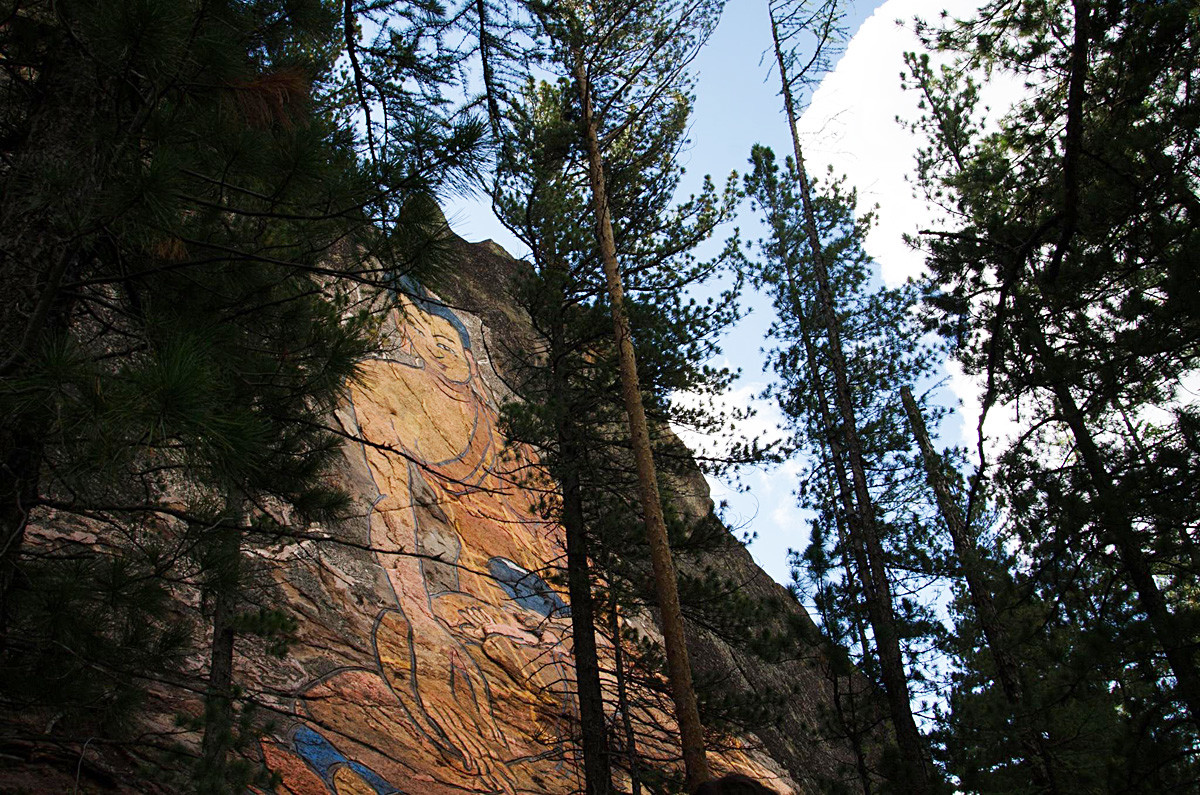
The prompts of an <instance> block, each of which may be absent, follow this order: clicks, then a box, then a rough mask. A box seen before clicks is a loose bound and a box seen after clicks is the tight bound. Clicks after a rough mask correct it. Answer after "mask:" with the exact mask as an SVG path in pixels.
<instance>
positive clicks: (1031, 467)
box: [908, 2, 1200, 792]
mask: <svg viewBox="0 0 1200 795" xmlns="http://www.w3.org/2000/svg"><path fill="white" fill-rule="evenodd" d="M1197 21H1198V20H1197V17H1196V15H1195V12H1194V9H1193V8H1190V7H1189V4H1187V3H1153V2H1147V3H1111V2H1096V3H1090V2H1073V3H1068V2H1054V3H1025V2H993V3H989V4H987V5H986V6H984V7H983V8H982V9H981V10H980V13H979V14H978V16H977V17H976V18H974V19H971V20H968V21H966V22H963V23H960V24H957V25H953V26H949V27H947V28H946V29H945V30H940V31H934V30H930V31H926V33H927V35H928V42H929V43H930V45H931V46H936V47H938V48H940V49H943V50H944V51H946V52H948V53H950V54H951V55H953V56H954V57H955V58H956V60H954V61H952V62H951V63H950V64H948V65H946V66H944V67H940V68H938V69H934V68H933V67H932V66H931V65H930V63H929V60H928V59H927V58H925V57H923V56H922V57H918V56H910V58H909V67H910V74H909V78H908V79H909V82H910V84H911V85H912V86H913V87H914V88H915V89H916V90H917V91H919V92H920V97H921V100H922V107H923V109H924V111H925V115H924V117H923V118H922V119H921V120H920V122H919V123H918V125H917V126H918V127H919V128H920V129H921V130H922V131H924V133H925V134H926V136H927V140H928V141H929V146H928V147H927V148H926V149H925V150H924V151H923V152H922V154H921V157H920V159H919V162H918V166H919V176H920V179H921V184H922V185H923V186H924V187H925V189H926V190H927V192H929V193H930V194H931V195H932V196H933V197H934V198H936V199H937V200H939V201H940V202H941V203H942V205H943V206H944V207H946V208H947V210H948V212H949V213H950V215H949V223H948V225H947V226H946V228H945V229H942V230H938V231H937V232H935V233H933V234H931V235H929V236H927V237H926V238H924V239H923V241H922V243H923V245H924V246H925V247H926V249H927V251H928V254H929V259H928V263H929V266H930V268H931V275H930V279H929V284H928V288H929V296H928V299H927V301H926V307H927V319H928V322H929V324H930V326H931V327H932V328H936V329H937V330H938V331H939V332H940V333H941V334H942V335H943V336H944V337H945V338H946V339H948V340H951V341H953V343H954V345H955V349H954V351H955V355H956V356H957V358H958V359H959V361H961V362H962V364H963V366H964V368H965V369H966V371H967V372H968V373H971V374H974V375H976V376H978V377H979V378H980V379H982V380H983V382H984V383H985V385H986V386H985V394H984V409H985V415H986V413H987V412H988V411H989V410H990V409H991V408H992V407H993V406H995V405H998V404H1001V403H1007V404H1009V405H1010V406H1013V407H1016V408H1018V409H1019V412H1020V416H1021V421H1022V423H1023V425H1024V426H1025V427H1026V428H1027V429H1028V430H1027V432H1026V433H1024V434H1023V435H1022V436H1021V437H1020V438H1019V439H1017V440H1016V441H1015V442H1014V443H1013V444H1012V445H1011V446H1010V447H1009V448H1008V449H1007V450H1005V451H1003V453H1002V455H1001V456H1000V457H999V458H997V459H996V460H995V461H989V460H988V457H987V456H985V455H983V454H982V453H983V451H982V442H983V424H982V423H983V421H982V420H981V422H980V432H979V433H980V445H981V455H980V469H979V472H978V473H977V475H976V478H975V481H976V486H975V488H974V489H973V492H974V493H975V494H976V495H977V497H978V498H977V499H975V502H976V504H980V503H982V501H983V499H984V498H985V497H986V496H987V495H988V493H989V491H990V494H991V495H992V496H993V497H994V499H995V500H997V502H998V504H999V506H1000V507H1001V508H1002V510H1003V515H1002V516H1003V518H1004V520H1005V523H1004V525H1003V526H1002V527H1001V528H1000V532H999V535H998V537H997V549H1002V550H1005V551H1006V552H1007V553H1008V554H1006V555H996V556H995V558H996V560H997V561H999V562H1001V563H1002V565H1004V566H1005V567H1007V568H1010V569H1012V570H1014V572H1015V575H1014V576H1015V578H1016V584H1015V585H1014V588H1015V592H1014V593H1012V594H1009V595H1007V596H1006V598H1005V601H1006V602H1007V603H1008V607H1007V611H1008V617H1007V619H1006V620H1007V621H1008V622H1009V623H1010V625H1011V626H1012V627H1013V628H1014V629H1015V630H1016V632H1017V635H1018V636H1019V637H1020V638H1021V646H1020V652H1019V654H1020V656H1021V658H1022V660H1024V661H1028V672H1029V676H1028V679H1027V681H1026V682H1025V688H1026V690H1027V691H1028V693H1029V698H1030V707H1029V708H1030V710H1031V712H1032V714H1033V715H1034V716H1035V719H1036V720H1037V721H1038V722H1039V726H1040V727H1041V728H1040V731H1041V732H1042V736H1043V737H1044V738H1045V741H1046V742H1045V744H1046V747H1047V749H1048V751H1047V753H1048V756H1049V758H1050V761H1051V763H1052V765H1053V766H1055V767H1056V768H1057V769H1058V771H1059V774H1058V776H1057V789H1056V791H1058V792H1141V791H1145V792H1161V791H1171V790H1173V789H1176V788H1179V789H1181V790H1184V791H1186V790H1188V788H1189V787H1192V786H1194V782H1195V781H1196V771H1195V765H1196V760H1195V753H1194V746H1195V742H1196V731H1197V726H1198V725H1200V723H1197V720H1198V717H1197V710H1198V708H1200V699H1198V698H1197V686H1196V665H1197V658H1196V654H1195V649H1196V638H1197V626H1198V623H1197V603H1196V601H1195V595H1194V588H1193V583H1194V581H1195V579H1196V576H1197V574H1200V571H1198V570H1197V569H1196V567H1195V562H1196V559H1195V557H1194V555H1193V553H1192V548H1193V540H1192V535H1193V531H1192V528H1194V526H1195V524H1196V519H1197V517H1196V512H1195V506H1196V505H1197V503H1196V501H1195V500H1194V499H1191V498H1190V497H1183V495H1185V494H1189V495H1190V494H1192V493H1194V492H1195V489H1196V485H1197V482H1196V472H1197V471H1198V470H1197V469H1196V467H1195V461H1196V459H1195V456H1196V448H1195V445H1194V444H1193V443H1192V442H1191V441H1190V439H1191V438H1192V437H1191V436H1190V433H1191V432H1190V430H1189V428H1190V427H1191V424H1192V417H1193V415H1194V407H1193V406H1192V405H1191V404H1192V399H1191V397H1190V395H1189V394H1188V392H1187V384H1188V381H1189V379H1190V378H1192V377H1193V376H1194V373H1195V372H1196V368H1197V364H1198V362H1197V359H1196V351H1197V349H1196V346H1195V341H1196V318H1197V314H1196V311H1195V309H1196V290H1195V286H1194V279H1193V275H1192V271H1193V270H1194V262H1195V260H1196V255H1197V243H1198V242H1200V238H1197V233H1196V221H1197V212H1198V211H1200V204H1198V203H1197V199H1196V191H1195V173H1196V164H1197V162H1198V161H1197V158H1198V154H1200V152H1198V150H1197V139H1196V130H1197V120H1198V116H1197V113H1198V109H1200V106H1198V105H1197V102H1196V98H1195V95H1194V92H1192V91H1190V90H1189V89H1187V88H1186V87H1187V86H1189V85H1193V84H1194V83H1195V80H1196V79H1197V77H1198V76H1200V75H1198V73H1197V63H1198V62H1200V61H1198V60H1197V47H1198V45H1200V28H1198V27H1197ZM980 70H982V72H983V73H984V74H989V73H1008V74H1014V75H1017V76H1019V77H1020V78H1021V79H1023V80H1024V81H1025V82H1026V84H1027V86H1028V87H1029V92H1028V94H1027V96H1026V98H1025V99H1023V100H1022V101H1021V102H1019V103H1018V104H1017V105H1016V106H1015V107H1014V108H1013V109H1012V111H1011V112H1009V113H1008V114H1007V115H1006V116H1005V117H1003V118H1002V119H1001V120H999V122H998V123H997V124H995V125H993V126H990V127H986V128H985V127H984V126H983V125H982V122H981V118H982V115H983V109H982V108H981V107H980V95H979V89H978V86H977V84H976V83H975V82H973V80H971V79H970V76H971V75H972V74H978V73H979V71H980ZM1185 462H1187V463H1185ZM989 480H990V483H989ZM1008 555H1012V556H1013V557H1011V558H1009V557H1008ZM957 636H958V639H957V641H956V645H955V647H954V648H955V654H957V655H959V659H960V661H961V670H962V673H961V677H960V678H959V679H958V680H957V681H956V682H955V686H954V689H953V691H952V696H951V710H952V712H951V716H950V719H949V722H948V723H947V731H946V734H945V739H944V745H945V748H946V752H947V755H948V756H947V759H948V765H949V766H950V769H951V771H952V772H954V773H955V774H956V775H958V776H959V777H960V778H961V779H962V781H963V783H964V786H965V787H966V788H968V789H970V790H971V791H984V792H987V791H1042V790H1041V789H1034V788H1032V787H1031V786H1030V785H1029V784H1028V779H1027V777H1026V779H1025V780H1022V776H1023V775H1024V774H1023V772H1022V767H1021V765H1022V756H1024V755H1025V754H1023V752H1022V750H1021V749H1019V748H1017V747H1016V746H1015V744H1014V738H1013V735H1012V734H1011V732H1010V731H1009V730H1008V726H1007V723H1008V721H1009V720H1010V716H1009V715H1008V713H1007V711H1006V710H1005V709H1004V708H1003V707H1002V706H1001V705H1000V701H999V696H998V694H997V692H996V685H995V684H994V683H993V682H992V681H991V679H990V676H989V673H988V666H989V664H990V663H989V661H988V660H987V659H986V655H982V654H981V652H980V650H979V648H978V645H977V633H976V630H975V628H974V627H973V625H972V623H971V619H970V617H969V615H968V614H967V613H965V612H964V613H960V621H959V628H958V633H957Z"/></svg>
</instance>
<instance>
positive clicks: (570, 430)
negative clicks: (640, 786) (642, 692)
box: [550, 290, 612, 795]
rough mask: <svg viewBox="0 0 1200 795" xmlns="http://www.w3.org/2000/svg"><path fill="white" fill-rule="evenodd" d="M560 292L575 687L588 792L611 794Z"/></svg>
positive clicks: (562, 457)
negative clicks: (567, 398) (568, 398)
mask: <svg viewBox="0 0 1200 795" xmlns="http://www.w3.org/2000/svg"><path fill="white" fill-rule="evenodd" d="M562 305H563V298H562V293H561V290H560V291H559V295H558V302H557V305H556V306H557V310H556V311H557V312H558V315H557V316H556V317H555V319H554V326H553V328H552V329H551V339H550V366H551V368H552V378H553V389H554V394H552V395H551V400H553V401H555V434H556V436H557V437H558V439H557V441H558V448H559V463H560V466H559V472H558V473H557V474H558V477H559V481H560V486H561V488H562V524H563V529H564V531H565V532H566V543H567V590H568V592H569V595H570V598H571V636H572V639H573V640H574V647H575V686H576V690H577V692H578V697H579V724H580V733H581V737H582V739H581V746H582V751H583V780H584V791H585V792H586V793H587V795H609V793H611V792H612V770H611V767H610V764H609V758H608V741H607V731H606V730H605V724H604V695H603V693H602V691H601V689H600V663H599V659H598V657H597V655H596V625H595V611H594V606H593V602H592V578H591V570H590V564H589V562H588V538H587V528H586V527H585V525H584V519H583V496H582V493H581V492H580V487H579V464H580V461H581V460H582V455H581V451H580V449H579V444H578V442H577V439H578V434H577V429H576V427H575V423H574V422H573V421H572V419H571V415H570V411H569V407H566V406H564V405H563V401H565V400H566V396H567V389H568V384H567V376H566V373H564V372H563V367H564V363H565V359H564V356H563V353H564V351H563V348H564V347H565V343H564V331H563V319H562V314H561V307H562Z"/></svg>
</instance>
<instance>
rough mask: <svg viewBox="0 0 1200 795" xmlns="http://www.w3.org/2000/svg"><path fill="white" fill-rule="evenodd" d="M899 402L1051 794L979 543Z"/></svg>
mask: <svg viewBox="0 0 1200 795" xmlns="http://www.w3.org/2000/svg"><path fill="white" fill-rule="evenodd" d="M900 399H901V401H902V402H903V403H904V411H905V413H906V414H907V415H908V422H909V425H910V426H911V427H912V431H913V438H914V439H915V440H916V442H917V447H919V448H920V450H921V460H922V462H923V463H924V465H925V475H926V478H927V479H928V480H929V485H930V486H931V487H932V488H933V493H934V496H935V497H936V498H937V503H938V510H939V511H940V512H941V514H942V519H943V520H944V521H945V522H946V528H947V529H948V530H949V531H950V540H951V542H952V543H953V545H954V555H955V557H957V558H958V565H959V570H960V571H962V575H963V579H964V580H966V582H967V591H968V593H969V594H970V597H971V605H972V606H973V607H974V608H975V616H976V618H978V619H979V626H980V628H981V629H982V630H983V638H984V641H985V642H986V643H987V645H988V650H989V651H990V652H991V653H992V659H993V660H995V662H996V675H997V678H998V679H999V680H1000V688H1001V689H1002V690H1003V691H1004V697H1005V698H1006V699H1007V700H1008V703H1009V705H1011V706H1012V708H1013V712H1014V714H1015V715H1016V720H1017V734H1018V736H1019V738H1020V741H1021V745H1022V747H1024V749H1025V752H1026V753H1027V754H1028V755H1029V759H1030V762H1032V763H1033V771H1032V772H1033V778H1034V779H1035V781H1034V783H1035V784H1037V785H1038V786H1041V787H1045V788H1046V790H1047V791H1049V792H1051V793H1057V792H1058V791H1059V788H1058V783H1057V780H1056V777H1055V775H1054V765H1053V764H1052V762H1051V755H1050V751H1049V749H1048V748H1047V747H1046V743H1045V741H1044V740H1043V738H1042V737H1041V735H1040V733H1038V732H1036V731H1034V730H1033V729H1031V728H1030V726H1029V724H1028V720H1029V717H1030V716H1028V715H1024V714H1022V708H1023V706H1024V703H1025V692H1024V688H1023V687H1022V683H1021V670H1020V664H1019V663H1018V662H1017V658H1016V656H1015V655H1014V654H1013V647H1012V641H1011V639H1010V638H1009V635H1008V633H1007V632H1006V631H1005V630H1004V625H1003V624H1001V623H1000V616H999V613H998V611H997V610H996V602H995V600H994V599H993V598H992V589H991V588H990V587H989V586H988V583H987V578H986V576H985V574H984V571H983V567H982V565H981V564H980V560H979V550H978V549H977V547H976V545H975V538H974V537H973V536H972V535H971V534H970V528H969V527H968V525H967V519H966V518H965V517H964V516H963V514H962V511H961V510H960V509H959V506H958V501H957V500H955V499H954V492H953V490H952V489H951V488H950V482H949V481H948V480H947V479H946V475H945V473H944V472H943V471H942V459H941V457H940V456H939V455H938V454H937V452H936V451H935V450H934V449H933V443H932V442H931V441H930V440H929V431H928V429H927V428H926V427H925V418H924V416H923V415H922V414H921V409H920V407H918V406H917V401H916V400H915V399H914V398H913V394H912V390H911V389H909V388H908V387H907V386H903V387H901V388H900Z"/></svg>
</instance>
